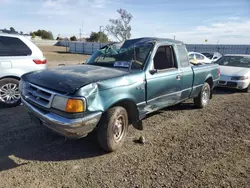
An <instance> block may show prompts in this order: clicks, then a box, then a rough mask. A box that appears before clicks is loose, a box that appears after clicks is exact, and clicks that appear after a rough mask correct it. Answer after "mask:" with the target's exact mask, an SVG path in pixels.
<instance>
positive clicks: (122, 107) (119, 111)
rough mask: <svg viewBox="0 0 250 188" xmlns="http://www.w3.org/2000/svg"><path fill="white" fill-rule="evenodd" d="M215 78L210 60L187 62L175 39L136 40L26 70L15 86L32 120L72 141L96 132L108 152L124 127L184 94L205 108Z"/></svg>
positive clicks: (114, 147)
mask: <svg viewBox="0 0 250 188" xmlns="http://www.w3.org/2000/svg"><path fill="white" fill-rule="evenodd" d="M219 76H220V70H219V67H218V65H216V64H201V65H191V64H190V62H189V59H188V53H187V50H186V46H185V44H184V43H182V42H180V41H176V40H171V39H161V38H137V39H130V40H126V41H125V42H124V43H123V44H122V45H120V47H119V46H118V45H115V44H108V45H106V46H104V47H102V48H101V49H99V50H97V51H96V52H95V53H94V54H93V55H92V56H91V57H90V58H89V59H88V60H87V61H86V62H85V63H84V64H81V65H75V66H62V67H57V68H53V69H48V70H40V71H33V72H31V73H27V74H25V75H23V76H22V78H21V81H20V86H19V87H20V88H19V89H20V91H21V99H22V102H23V105H24V106H25V107H26V109H27V111H28V113H29V114H30V116H31V118H32V119H33V120H34V121H35V122H38V123H39V124H41V125H44V126H46V127H48V128H49V129H51V130H53V131H55V132H57V133H59V134H61V135H63V136H65V137H67V138H73V139H78V138H81V137H84V136H86V135H88V133H90V132H92V131H93V130H96V133H97V134H96V136H97V139H98V141H99V144H100V146H101V148H103V149H104V150H106V151H108V152H112V151H115V150H117V149H119V148H120V147H121V146H122V145H123V143H124V140H125V138H126V134H127V131H128V126H129V125H132V126H133V127H135V128H136V129H139V130H143V126H142V119H143V118H145V117H146V115H147V114H149V113H152V112H155V111H157V110H159V109H162V108H165V107H168V106H172V105H175V104H177V103H180V102H183V101H185V100H187V99H190V98H192V99H193V101H194V104H195V105H196V106H197V107H199V108H203V107H205V106H207V105H208V104H209V100H210V99H211V98H212V91H213V88H214V87H215V86H216V85H217V82H218V79H219Z"/></svg>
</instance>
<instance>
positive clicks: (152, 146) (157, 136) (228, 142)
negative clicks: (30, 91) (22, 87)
mask: <svg viewBox="0 0 250 188" xmlns="http://www.w3.org/2000/svg"><path fill="white" fill-rule="evenodd" d="M249 106H250V94H247V93H243V92H238V91H234V90H225V89H224V90H217V91H216V94H215V95H214V98H213V99H212V101H211V102H210V104H209V106H208V107H206V108H205V109H195V108H194V106H193V104H192V101H187V102H185V103H182V104H180V105H177V106H173V107H170V108H166V109H164V110H161V111H159V112H158V113H154V114H153V115H150V116H148V117H147V118H146V119H145V120H143V124H144V126H145V130H144V131H137V130H135V129H133V128H132V127H130V129H129V134H128V137H127V140H126V142H125V145H124V147H123V148H122V149H121V150H119V151H117V152H114V153H109V154H107V153H104V152H103V151H102V150H101V149H100V148H99V147H98V144H97V141H96V139H95V134H91V135H89V136H87V137H85V138H83V139H80V140H65V139H64V138H63V137H60V136H57V135H55V134H53V133H51V132H49V131H47V130H46V129H45V128H43V127H41V126H38V125H35V124H33V123H31V122H30V119H29V117H28V115H27V113H26V112H25V110H24V109H23V107H22V106H20V107H16V108H8V109H3V108H1V109H0V125H1V126H0V143H1V145H0V187H6V188H7V187H8V188H11V187H24V188H29V187H32V188H33V187H43V188H50V187H64V188H66V187H94V188H98V187H102V188H103V187H129V188H132V187H240V188H244V187H250V108H249ZM140 136H145V139H146V143H145V144H139V143H136V142H135V141H134V140H135V139H138V138H139V137H140Z"/></svg>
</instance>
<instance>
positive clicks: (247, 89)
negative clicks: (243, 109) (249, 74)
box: [245, 84, 250, 93]
mask: <svg viewBox="0 0 250 188" xmlns="http://www.w3.org/2000/svg"><path fill="white" fill-rule="evenodd" d="M245 91H246V92H247V93H250V84H249V86H248V87H247V88H246V90H245Z"/></svg>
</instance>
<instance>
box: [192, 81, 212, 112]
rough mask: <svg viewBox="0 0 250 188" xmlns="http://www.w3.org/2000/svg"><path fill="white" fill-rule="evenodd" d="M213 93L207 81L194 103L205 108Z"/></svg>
mask: <svg viewBox="0 0 250 188" xmlns="http://www.w3.org/2000/svg"><path fill="white" fill-rule="evenodd" d="M210 95H211V88H210V85H209V84H208V83H207V82H205V83H204V85H203V86H202V88H201V91H200V93H199V95H198V96H197V97H195V98H194V104H195V106H197V107H198V108H204V107H205V106H207V105H208V103H209V100H210Z"/></svg>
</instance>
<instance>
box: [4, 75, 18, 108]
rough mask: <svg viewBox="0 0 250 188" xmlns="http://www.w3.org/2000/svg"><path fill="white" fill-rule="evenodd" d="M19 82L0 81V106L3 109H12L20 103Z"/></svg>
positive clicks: (14, 80)
mask: <svg viewBox="0 0 250 188" xmlns="http://www.w3.org/2000/svg"><path fill="white" fill-rule="evenodd" d="M18 87H19V81H18V80H17V79H14V78H5V79H2V80H0V104H1V105H3V106H4V107H14V106H18V105H20V103H21V97H20V93H19V88H18Z"/></svg>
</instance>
